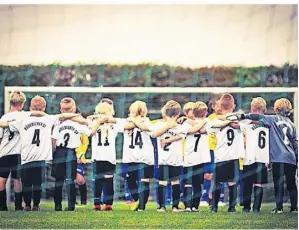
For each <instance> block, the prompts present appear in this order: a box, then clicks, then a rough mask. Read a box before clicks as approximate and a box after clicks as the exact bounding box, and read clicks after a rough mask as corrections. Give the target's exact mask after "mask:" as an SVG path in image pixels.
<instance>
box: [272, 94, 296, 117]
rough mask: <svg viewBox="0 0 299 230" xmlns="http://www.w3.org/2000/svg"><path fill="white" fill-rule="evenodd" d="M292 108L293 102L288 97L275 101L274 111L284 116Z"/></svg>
mask: <svg viewBox="0 0 299 230" xmlns="http://www.w3.org/2000/svg"><path fill="white" fill-rule="evenodd" d="M292 109H293V107H292V104H291V102H290V101H289V100H288V99H287V98H280V99H277V100H276V101H275V103H274V112H275V113H278V114H280V115H282V116H287V115H288V114H289V113H290V111H291V110H292Z"/></svg>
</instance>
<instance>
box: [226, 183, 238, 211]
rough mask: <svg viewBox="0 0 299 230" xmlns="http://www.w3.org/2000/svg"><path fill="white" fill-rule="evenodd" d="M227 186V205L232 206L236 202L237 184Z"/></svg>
mask: <svg viewBox="0 0 299 230" xmlns="http://www.w3.org/2000/svg"><path fill="white" fill-rule="evenodd" d="M228 188H229V207H230V208H234V207H235V206H236V204H237V193H238V191H237V185H236V184H234V185H232V186H228Z"/></svg>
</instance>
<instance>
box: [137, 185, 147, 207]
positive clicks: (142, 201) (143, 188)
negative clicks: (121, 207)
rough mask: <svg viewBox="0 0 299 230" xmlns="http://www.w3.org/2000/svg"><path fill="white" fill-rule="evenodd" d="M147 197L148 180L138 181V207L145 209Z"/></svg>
mask: <svg viewBox="0 0 299 230" xmlns="http://www.w3.org/2000/svg"><path fill="white" fill-rule="evenodd" d="M148 197H149V182H146V181H141V182H140V192H139V205H138V209H141V210H145V206H146V203H147V201H148Z"/></svg>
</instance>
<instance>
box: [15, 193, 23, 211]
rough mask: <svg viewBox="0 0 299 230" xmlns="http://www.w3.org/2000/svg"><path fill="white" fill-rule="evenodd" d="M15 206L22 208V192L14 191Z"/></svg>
mask: <svg viewBox="0 0 299 230" xmlns="http://www.w3.org/2000/svg"><path fill="white" fill-rule="evenodd" d="M15 208H16V209H21V208H22V193H21V192H15Z"/></svg>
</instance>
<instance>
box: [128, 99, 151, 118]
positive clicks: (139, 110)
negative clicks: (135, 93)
mask: <svg viewBox="0 0 299 230" xmlns="http://www.w3.org/2000/svg"><path fill="white" fill-rule="evenodd" d="M129 112H130V113H132V112H135V114H136V116H141V117H146V115H147V107H146V103H145V102H143V101H135V102H133V103H132V104H131V105H130V107H129Z"/></svg>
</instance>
